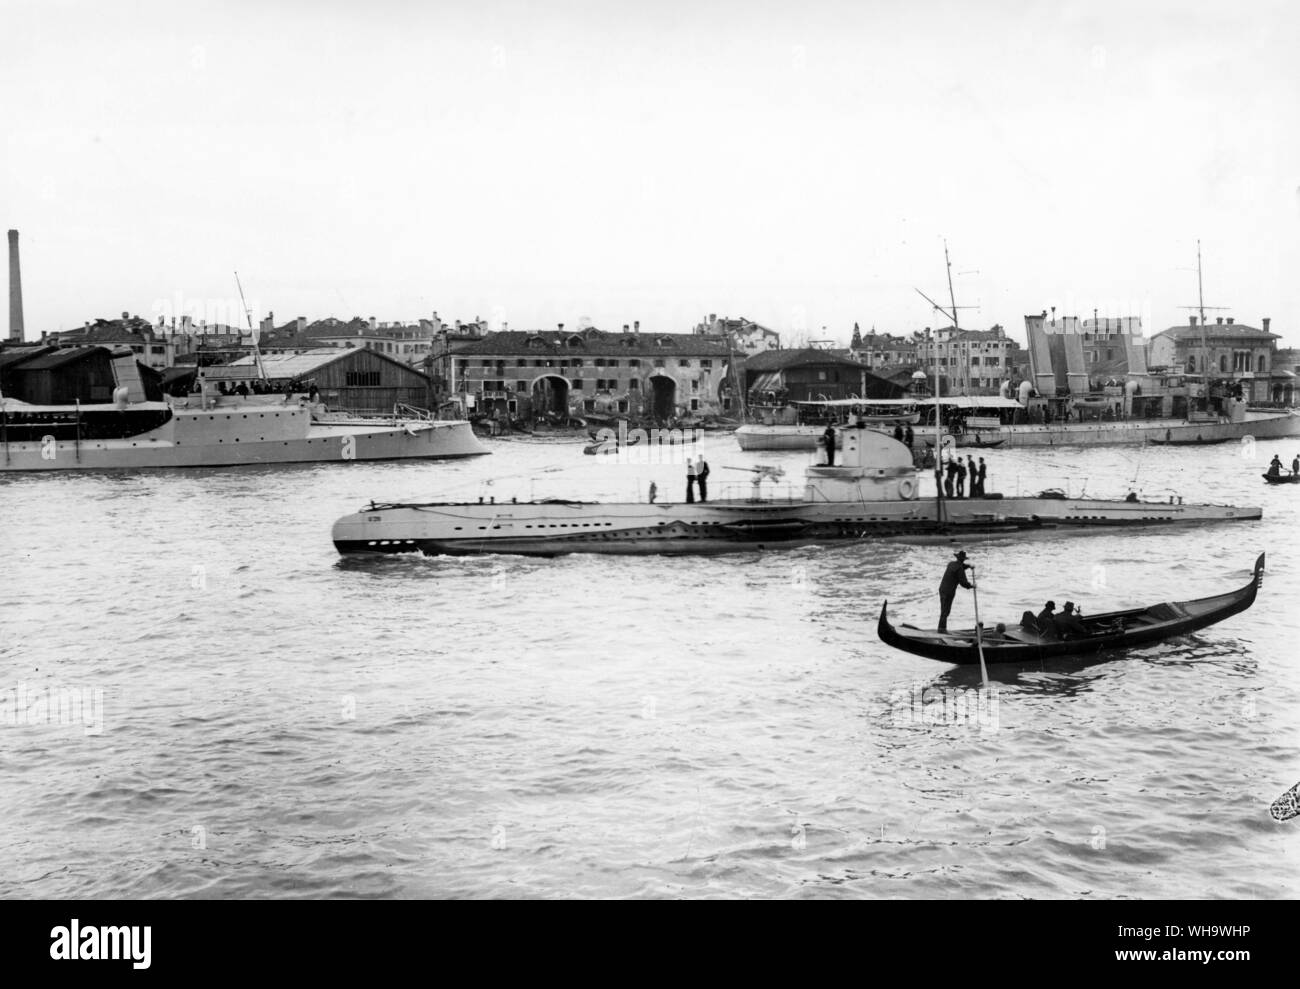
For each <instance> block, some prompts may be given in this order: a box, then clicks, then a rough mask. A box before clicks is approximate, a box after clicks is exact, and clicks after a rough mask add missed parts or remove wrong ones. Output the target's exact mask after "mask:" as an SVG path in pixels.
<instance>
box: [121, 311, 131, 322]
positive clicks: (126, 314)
mask: <svg viewBox="0 0 1300 989" xmlns="http://www.w3.org/2000/svg"><path fill="white" fill-rule="evenodd" d="M130 318H131V314H130V313H129V312H124V313H122V322H123V323H125V322H126V321H127V320H128V319H130Z"/></svg>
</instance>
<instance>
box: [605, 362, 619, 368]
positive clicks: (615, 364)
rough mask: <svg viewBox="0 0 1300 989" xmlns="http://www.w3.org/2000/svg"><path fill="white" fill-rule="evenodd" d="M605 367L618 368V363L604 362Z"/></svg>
mask: <svg viewBox="0 0 1300 989" xmlns="http://www.w3.org/2000/svg"><path fill="white" fill-rule="evenodd" d="M605 366H606V367H618V366H619V365H618V361H617V360H612V361H606V362H605Z"/></svg>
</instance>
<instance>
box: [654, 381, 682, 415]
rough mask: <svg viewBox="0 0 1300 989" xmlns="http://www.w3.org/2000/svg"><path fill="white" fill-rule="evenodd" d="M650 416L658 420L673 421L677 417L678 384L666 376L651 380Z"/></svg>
mask: <svg viewBox="0 0 1300 989" xmlns="http://www.w3.org/2000/svg"><path fill="white" fill-rule="evenodd" d="M650 415H652V416H653V417H654V418H656V419H671V418H673V416H675V415H677V382H676V381H674V380H673V379H672V378H670V377H668V375H666V374H655V375H652V376H651V378H650Z"/></svg>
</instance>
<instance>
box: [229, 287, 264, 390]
mask: <svg viewBox="0 0 1300 989" xmlns="http://www.w3.org/2000/svg"><path fill="white" fill-rule="evenodd" d="M235 285H236V286H237V287H238V288H239V303H240V305H242V306H243V307H244V319H245V320H247V321H248V335H249V336H250V337H251V338H252V341H253V363H254V364H256V365H257V374H258V376H259V377H260V378H261V379H262V380H263V381H266V380H267V378H266V368H264V367H263V366H262V351H261V348H259V347H258V345H257V330H255V329H253V311H252V310H251V309H249V308H248V303H247V302H246V301H245V300H244V286H243V285H240V284H239V272H237V271H236V272H235Z"/></svg>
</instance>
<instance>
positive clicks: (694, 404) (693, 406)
mask: <svg viewBox="0 0 1300 989" xmlns="http://www.w3.org/2000/svg"><path fill="white" fill-rule="evenodd" d="M699 408H700V400H699V399H698V398H693V399H691V411H692V412H698V411H699Z"/></svg>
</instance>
